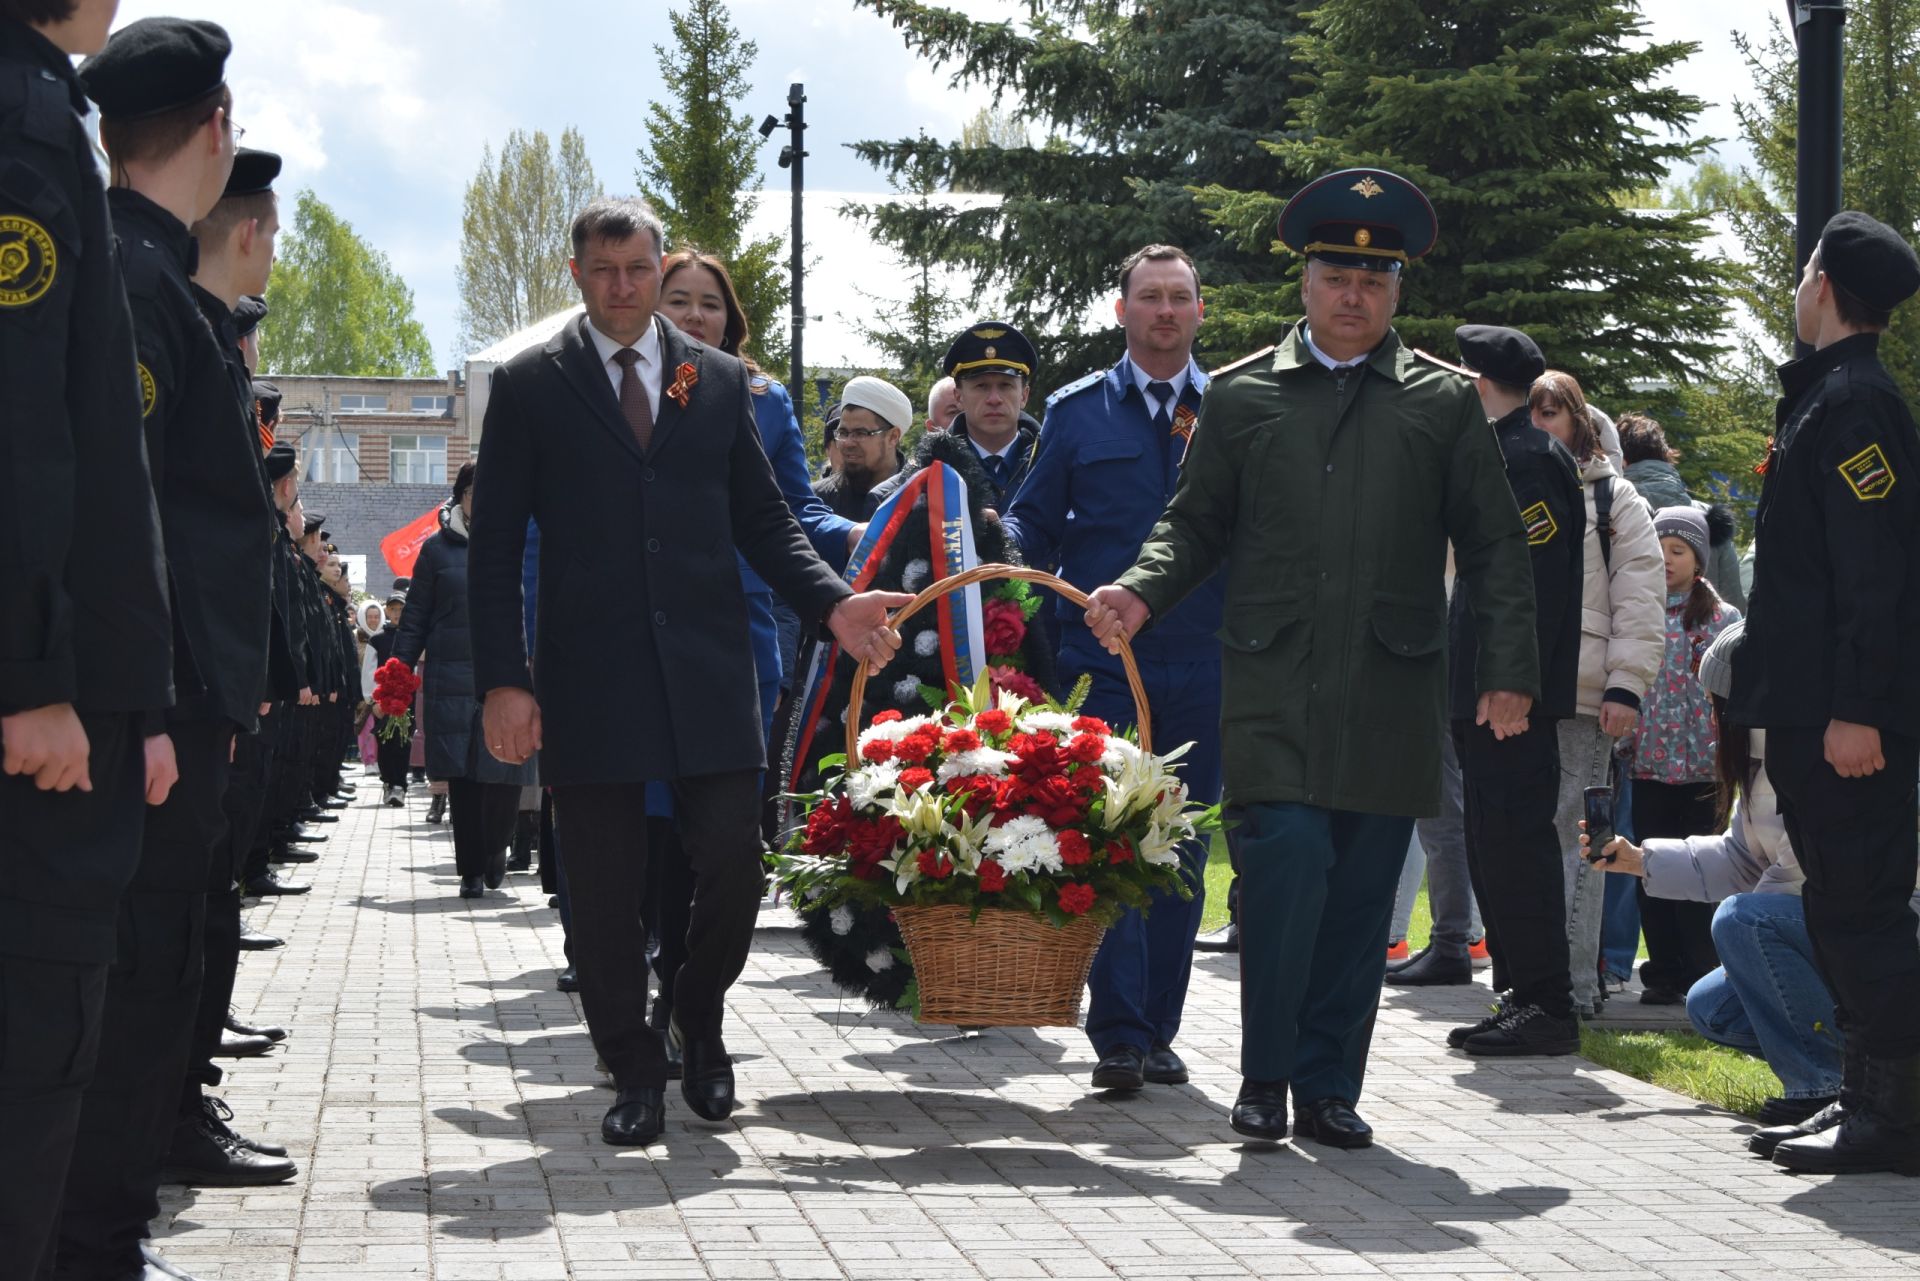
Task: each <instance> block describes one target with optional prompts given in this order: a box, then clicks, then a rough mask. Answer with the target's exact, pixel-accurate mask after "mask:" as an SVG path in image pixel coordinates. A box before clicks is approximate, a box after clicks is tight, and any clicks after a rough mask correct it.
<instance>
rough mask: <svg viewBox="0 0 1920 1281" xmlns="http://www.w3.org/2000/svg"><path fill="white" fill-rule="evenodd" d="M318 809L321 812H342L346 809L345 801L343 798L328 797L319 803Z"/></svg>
mask: <svg viewBox="0 0 1920 1281" xmlns="http://www.w3.org/2000/svg"><path fill="white" fill-rule="evenodd" d="M320 808H321V809H323V810H343V809H345V808H347V801H346V798H345V797H332V796H329V797H328V798H327V799H326V800H324V801H321V802H320Z"/></svg>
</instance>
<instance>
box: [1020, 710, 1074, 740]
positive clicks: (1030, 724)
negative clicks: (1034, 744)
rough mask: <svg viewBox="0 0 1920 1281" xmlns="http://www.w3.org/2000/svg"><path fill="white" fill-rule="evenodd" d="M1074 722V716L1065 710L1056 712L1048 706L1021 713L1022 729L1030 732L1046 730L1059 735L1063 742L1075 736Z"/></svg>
mask: <svg viewBox="0 0 1920 1281" xmlns="http://www.w3.org/2000/svg"><path fill="white" fill-rule="evenodd" d="M1073 722H1074V718H1073V717H1071V716H1068V715H1067V714H1066V713H1065V712H1056V711H1054V710H1053V709H1051V708H1047V707H1035V708H1033V709H1032V710H1030V711H1026V712H1022V713H1021V714H1020V728H1021V729H1023V730H1026V731H1027V732H1028V733H1029V734H1031V733H1035V732H1037V731H1039V730H1046V731H1047V732H1048V733H1050V734H1057V735H1059V736H1060V741H1061V742H1065V741H1066V740H1067V739H1069V738H1071V737H1073V733H1074V729H1073Z"/></svg>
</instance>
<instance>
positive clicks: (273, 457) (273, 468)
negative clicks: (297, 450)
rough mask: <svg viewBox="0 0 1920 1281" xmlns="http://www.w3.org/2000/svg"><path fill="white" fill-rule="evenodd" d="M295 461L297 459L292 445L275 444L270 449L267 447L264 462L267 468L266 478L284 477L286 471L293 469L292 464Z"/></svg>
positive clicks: (277, 478) (286, 473)
mask: <svg viewBox="0 0 1920 1281" xmlns="http://www.w3.org/2000/svg"><path fill="white" fill-rule="evenodd" d="M296 461H298V459H297V457H296V455H295V454H294V452H293V446H292V445H275V446H274V447H273V448H272V449H269V450H268V451H267V459H266V463H265V466H266V469H267V479H268V480H283V479H285V478H286V476H287V475H288V473H290V472H291V471H293V465H294V463H295V462H296Z"/></svg>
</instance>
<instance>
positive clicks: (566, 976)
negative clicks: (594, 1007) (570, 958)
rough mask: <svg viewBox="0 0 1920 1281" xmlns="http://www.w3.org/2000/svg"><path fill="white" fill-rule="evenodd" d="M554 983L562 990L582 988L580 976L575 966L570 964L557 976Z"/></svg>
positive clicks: (573, 990)
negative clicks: (575, 971) (574, 969)
mask: <svg viewBox="0 0 1920 1281" xmlns="http://www.w3.org/2000/svg"><path fill="white" fill-rule="evenodd" d="M553 985H554V987H556V988H558V989H559V990H560V991H562V992H578V991H579V990H580V976H579V975H578V974H576V973H574V971H573V967H572V966H571V965H569V966H568V967H567V968H566V969H564V970H561V971H560V973H559V974H558V975H557V976H555V978H554V980H553Z"/></svg>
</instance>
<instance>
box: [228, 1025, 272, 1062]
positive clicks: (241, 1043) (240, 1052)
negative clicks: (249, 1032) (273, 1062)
mask: <svg viewBox="0 0 1920 1281" xmlns="http://www.w3.org/2000/svg"><path fill="white" fill-rule="evenodd" d="M274 1044H275V1042H273V1041H270V1040H268V1039H267V1038H266V1037H264V1036H235V1035H234V1034H233V1033H231V1032H228V1031H225V1030H224V1029H223V1030H222V1031H221V1033H220V1048H219V1049H217V1050H215V1051H214V1053H215V1054H216V1055H218V1056H219V1057H221V1058H223V1059H257V1058H259V1057H260V1056H261V1055H263V1054H270V1053H272V1052H273V1047H274Z"/></svg>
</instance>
